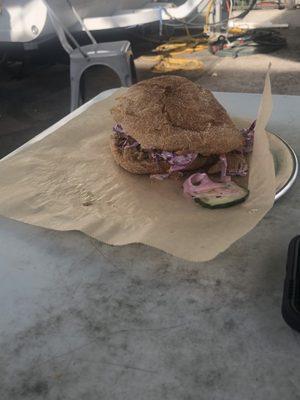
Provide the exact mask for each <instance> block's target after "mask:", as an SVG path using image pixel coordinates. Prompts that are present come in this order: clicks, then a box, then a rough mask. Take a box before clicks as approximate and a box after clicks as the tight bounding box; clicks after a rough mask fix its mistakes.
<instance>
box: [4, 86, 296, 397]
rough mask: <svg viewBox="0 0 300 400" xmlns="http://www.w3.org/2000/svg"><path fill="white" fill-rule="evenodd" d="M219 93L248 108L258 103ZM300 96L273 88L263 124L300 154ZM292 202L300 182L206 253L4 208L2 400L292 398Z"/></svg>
mask: <svg viewBox="0 0 300 400" xmlns="http://www.w3.org/2000/svg"><path fill="white" fill-rule="evenodd" d="M109 94H110V92H106V93H104V94H102V95H100V96H97V98H95V99H93V100H92V102H95V101H99V100H101V98H103V97H104V96H107V95H109ZM216 97H217V98H218V99H219V101H220V102H221V103H223V104H224V105H225V104H226V108H227V110H228V111H229V112H230V113H231V114H232V115H236V116H243V117H247V118H248V117H249V118H254V117H255V115H256V113H257V108H258V104H259V100H260V96H259V95H255V94H237V93H216ZM89 104H91V102H90V103H89ZM87 106H88V105H84V106H83V107H82V108H80V109H78V110H76V111H75V112H74V113H72V114H71V115H69V116H67V117H66V118H64V120H62V122H59V123H58V124H55V125H54V126H53V127H51V128H49V129H48V130H47V131H45V132H44V133H42V134H41V135H40V136H39V137H37V138H35V139H33V141H31V142H34V141H35V140H39V139H41V137H43V136H45V135H46V134H51V132H52V131H54V130H55V129H57V127H58V126H59V125H61V124H62V123H65V122H66V121H67V120H69V119H70V118H72V117H73V116H74V115H77V114H78V113H79V112H81V111H82V110H84V109H85V108H86V107H87ZM299 106H300V99H299V97H296V96H274V109H273V114H272V118H271V121H270V123H269V125H268V128H269V129H270V130H272V131H274V132H277V133H279V134H280V135H281V136H282V137H283V138H284V139H286V140H287V141H288V142H289V143H290V144H291V145H292V146H293V147H294V149H295V151H296V153H298V154H300V140H299V131H298V130H299V128H300V112H299V108H300V107H299ZM25 146H26V145H25ZM299 199H300V187H299V182H298V180H297V181H296V183H295V185H294V186H293V188H292V189H291V191H290V192H289V193H288V194H287V195H286V196H285V197H284V198H282V199H281V200H279V201H278V202H277V203H276V205H275V206H274V207H273V209H272V210H271V211H270V212H269V213H268V214H267V216H266V217H265V218H264V219H263V220H262V221H261V222H260V224H259V225H258V226H257V227H256V228H255V229H254V230H252V231H251V232H250V233H249V234H248V235H246V236H245V237H243V238H242V239H240V240H239V241H238V242H236V243H235V244H233V245H232V246H231V248H230V249H229V250H227V251H226V252H225V253H223V254H221V255H219V256H218V257H217V258H216V259H215V260H213V261H211V262H207V263H189V262H186V261H183V260H180V259H177V258H175V257H172V256H170V255H167V254H165V253H163V252H161V251H159V250H156V249H153V248H150V247H147V246H144V245H138V244H136V245H130V246H123V247H113V246H109V245H105V244H103V243H101V242H98V241H95V240H93V239H91V238H89V237H87V236H85V235H84V234H82V233H79V232H56V231H51V230H46V229H42V228H39V227H34V226H29V225H26V224H22V223H19V222H16V221H12V220H9V219H6V218H1V219H0V376H1V384H0V399H1V400H6V399H12V400H17V399H22V400H24V399H25V400H27V399H51V400H52V399H53V400H59V399H60V400H63V399H67V400H69V399H70V400H75V399H76V400H77V399H78V400H79V399H80V400H81V399H87V400H90V399H92V400H93V399H95V400H96V399H97V400H98V399H101V400H102V399H109V400H115V399H116V400H117V399H118V400H119V399H121V400H132V399H143V400H152V399H153V400H160V399H162V400H169V399H170V400H177V399H178V400H194V399H195V400H198V399H201V400H202V399H208V400H211V399H214V400H227V399H228V400H241V399H247V400H249V399H255V400H265V399H272V400H277V399H278V400H279V399H280V400H282V399H299V398H300V379H299V378H300V371H299V362H300V361H299V360H300V334H298V333H296V332H294V331H292V330H291V329H290V328H289V327H288V326H287V325H286V324H285V323H284V321H283V320H282V317H281V312H280V306H281V296H282V288H283V279H284V271H285V261H286V252H287V246H288V243H289V241H290V239H291V238H292V237H293V236H295V235H296V234H299V233H300V232H299V216H300V207H299V203H300V200H299ZM220 234H221V232H220ZM222 234H226V232H222Z"/></svg>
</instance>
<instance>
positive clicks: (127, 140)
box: [113, 124, 140, 149]
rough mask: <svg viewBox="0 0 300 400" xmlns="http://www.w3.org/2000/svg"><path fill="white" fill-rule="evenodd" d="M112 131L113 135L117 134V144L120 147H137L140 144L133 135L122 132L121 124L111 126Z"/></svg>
mask: <svg viewBox="0 0 300 400" xmlns="http://www.w3.org/2000/svg"><path fill="white" fill-rule="evenodd" d="M113 131H114V133H115V135H116V136H117V138H118V139H119V140H118V145H119V147H121V148H122V149H125V148H130V147H138V146H139V145H140V144H139V143H138V142H137V141H136V140H135V139H133V137H131V136H129V135H126V133H125V132H124V130H123V128H122V125H120V124H117V125H115V126H114V127H113Z"/></svg>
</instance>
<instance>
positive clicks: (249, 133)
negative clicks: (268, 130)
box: [241, 120, 256, 154]
mask: <svg viewBox="0 0 300 400" xmlns="http://www.w3.org/2000/svg"><path fill="white" fill-rule="evenodd" d="M255 125H256V120H255V121H253V122H252V124H251V125H250V126H249V128H244V129H242V130H241V132H242V135H243V136H244V139H245V145H244V146H243V148H242V149H241V151H242V153H243V154H249V153H251V152H252V149H253V143H254V133H255Z"/></svg>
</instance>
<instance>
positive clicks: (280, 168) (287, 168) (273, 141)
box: [269, 133, 298, 201]
mask: <svg viewBox="0 0 300 400" xmlns="http://www.w3.org/2000/svg"><path fill="white" fill-rule="evenodd" d="M269 139H270V150H271V153H272V155H273V159H274V166H275V179H276V195H275V201H276V200H278V199H280V198H281V197H282V196H283V195H284V194H285V193H287V192H288V190H289V189H290V188H291V187H292V185H293V183H294V182H295V180H296V177H297V174H298V159H297V156H296V153H295V152H294V150H293V149H292V148H291V146H290V145H289V144H288V143H287V142H286V141H285V140H283V139H282V138H281V137H280V136H278V135H276V134H275V133H269Z"/></svg>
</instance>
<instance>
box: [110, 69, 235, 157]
mask: <svg viewBox="0 0 300 400" xmlns="http://www.w3.org/2000/svg"><path fill="white" fill-rule="evenodd" d="M111 112H112V115H113V117H114V119H115V120H116V122H117V123H120V124H122V126H123V128H124V130H125V132H127V133H128V134H129V135H130V136H132V137H133V138H134V139H136V140H137V141H138V142H139V143H140V144H141V146H142V147H143V148H145V149H147V148H148V149H149V148H156V149H160V150H168V151H178V150H187V151H193V152H198V153H200V154H202V155H204V156H206V155H211V154H222V153H228V152H230V151H232V150H235V149H237V148H239V147H241V146H242V145H243V138H242V135H241V134H240V132H239V130H238V129H237V128H236V126H235V125H234V124H233V122H232V121H231V119H230V118H229V116H228V114H227V112H226V111H225V109H224V108H223V107H222V106H221V105H220V104H219V103H218V101H217V100H216V99H215V97H214V96H213V94H212V93H211V92H210V91H209V90H207V89H203V88H202V87H200V86H198V85H196V84H195V83H193V82H191V81H189V80H188V79H186V78H183V77H179V76H170V75H169V76H160V77H157V78H152V79H148V80H145V81H142V82H139V83H138V84H136V85H133V86H131V87H130V88H129V89H128V90H127V91H126V93H125V94H124V95H122V96H120V97H119V98H118V99H117V104H116V106H115V107H114V108H113V109H112V110H111Z"/></svg>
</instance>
